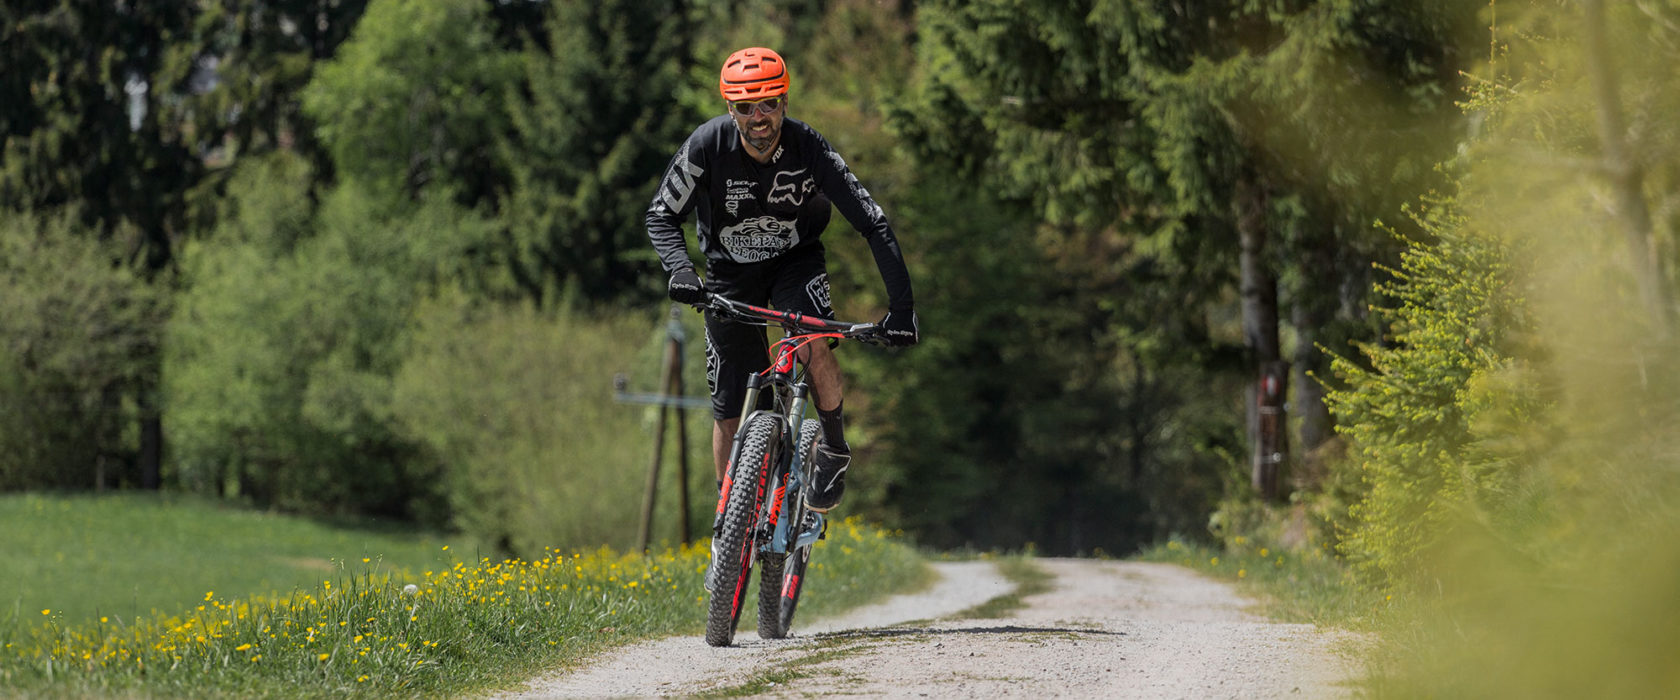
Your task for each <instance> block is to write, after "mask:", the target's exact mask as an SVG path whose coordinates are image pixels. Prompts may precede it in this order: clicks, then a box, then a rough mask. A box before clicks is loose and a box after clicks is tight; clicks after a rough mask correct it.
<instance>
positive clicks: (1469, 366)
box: [1329, 199, 1545, 582]
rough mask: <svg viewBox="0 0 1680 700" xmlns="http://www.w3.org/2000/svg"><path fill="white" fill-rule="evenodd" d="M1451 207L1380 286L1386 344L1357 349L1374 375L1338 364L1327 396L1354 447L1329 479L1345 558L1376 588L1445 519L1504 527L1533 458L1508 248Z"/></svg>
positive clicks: (1448, 203) (1531, 393)
mask: <svg viewBox="0 0 1680 700" xmlns="http://www.w3.org/2000/svg"><path fill="white" fill-rule="evenodd" d="M1455 209H1456V205H1455V203H1454V202H1453V201H1452V200H1450V199H1446V200H1441V201H1437V202H1432V203H1431V205H1430V206H1426V207H1425V208H1424V209H1423V210H1422V211H1421V212H1420V213H1415V214H1414V219H1415V220H1416V221H1417V223H1418V224H1419V225H1420V226H1421V227H1422V229H1423V230H1424V231H1426V232H1427V233H1429V234H1431V235H1432V236H1434V237H1435V238H1436V240H1435V242H1433V243H1429V244H1425V243H1422V242H1418V241H1407V242H1406V243H1407V250H1406V251H1405V253H1404V254H1403V255H1402V259H1401V269H1400V270H1391V271H1390V272H1391V273H1392V274H1393V275H1394V279H1393V280H1392V281H1389V282H1387V283H1384V284H1382V285H1380V287H1379V290H1380V291H1381V292H1383V293H1385V294H1387V295H1388V296H1389V297H1391V298H1392V299H1394V300H1395V301H1396V302H1397V305H1396V306H1394V307H1391V308H1383V309H1377V312H1378V313H1379V314H1381V315H1382V316H1383V317H1385V318H1386V319H1387V320H1388V321H1389V324H1390V333H1391V335H1390V336H1389V337H1388V338H1386V339H1385V342H1383V343H1365V344H1361V345H1359V346H1358V347H1359V348H1360V350H1361V352H1362V354H1363V356H1364V358H1365V359H1366V360H1367V361H1368V363H1369V364H1368V365H1365V364H1361V363H1359V362H1356V361H1355V360H1354V359H1350V358H1347V357H1340V356H1336V357H1334V358H1333V362H1332V370H1333V371H1334V372H1335V374H1336V375H1337V377H1338V378H1339V379H1340V380H1342V381H1343V382H1344V383H1345V386H1344V388H1341V389H1338V390H1333V391H1331V392H1330V394H1329V402H1330V407H1331V412H1332V413H1333V414H1334V415H1335V417H1336V422H1337V424H1338V428H1337V430H1338V431H1339V432H1340V433H1341V434H1342V435H1344V436H1345V437H1347V438H1348V439H1349V441H1350V443H1351V445H1350V452H1349V456H1350V459H1349V460H1348V461H1347V462H1346V463H1345V464H1343V465H1341V466H1340V467H1338V471H1339V473H1338V474H1337V486H1338V488H1339V489H1340V490H1341V492H1342V494H1343V497H1344V498H1346V499H1347V501H1348V502H1349V507H1348V509H1347V512H1346V517H1345V518H1344V519H1342V520H1341V522H1339V523H1337V526H1338V527H1339V529H1340V532H1339V534H1340V536H1341V549H1342V552H1343V553H1344V554H1345V555H1347V556H1348V558H1349V559H1350V560H1351V561H1352V562H1353V563H1354V564H1355V567H1356V569H1357V570H1359V571H1360V572H1362V573H1364V574H1366V575H1367V576H1369V577H1371V578H1373V579H1374V580H1377V581H1383V582H1393V581H1394V580H1396V579H1397V578H1398V577H1400V575H1401V574H1402V573H1403V572H1406V571H1408V570H1410V569H1411V568H1412V567H1414V566H1416V565H1417V564H1418V563H1419V562H1418V556H1417V555H1418V554H1419V552H1420V550H1421V549H1422V548H1423V547H1425V546H1426V545H1427V544H1428V543H1430V542H1431V541H1432V540H1433V539H1435V538H1437V537H1438V536H1439V535H1440V534H1441V533H1440V528H1441V525H1442V524H1443V523H1444V522H1445V516H1446V515H1447V514H1448V513H1449V512H1450V511H1454V510H1459V509H1462V510H1464V511H1466V512H1468V513H1470V514H1472V518H1473V519H1476V518H1481V519H1486V518H1495V519H1497V518H1500V517H1503V513H1502V508H1503V506H1504V505H1506V504H1508V503H1509V502H1510V501H1511V499H1512V498H1514V496H1515V494H1517V493H1519V492H1520V491H1522V484H1521V481H1522V477H1523V472H1524V471H1525V470H1526V469H1527V468H1528V465H1529V464H1530V462H1531V460H1530V459H1527V458H1525V456H1524V455H1531V454H1532V452H1533V450H1534V449H1535V448H1536V447H1537V445H1536V444H1535V443H1534V441H1532V440H1528V439H1525V437H1524V436H1534V435H1540V434H1543V431H1541V430H1540V429H1539V428H1538V427H1536V426H1537V421H1541V420H1542V419H1543V417H1544V406H1545V400H1544V397H1543V396H1542V392H1541V386H1542V382H1541V381H1540V379H1539V377H1538V374H1537V372H1536V371H1535V370H1534V369H1533V366H1532V365H1531V364H1529V360H1527V359H1524V358H1532V357H1533V356H1534V353H1533V352H1532V351H1529V350H1527V345H1528V344H1529V341H1530V338H1531V329H1530V326H1531V324H1530V322H1529V321H1528V320H1527V317H1526V315H1525V308H1524V306H1525V301H1524V298H1523V295H1522V293H1521V285H1520V276H1519V275H1518V274H1517V270H1516V269H1515V267H1514V266H1513V263H1512V260H1513V250H1512V246H1511V244H1509V243H1507V242H1505V241H1501V240H1499V239H1497V238H1494V237H1492V236H1489V235H1487V234H1484V233H1482V232H1480V231H1478V230H1475V229H1473V228H1470V227H1469V226H1468V225H1467V223H1466V219H1465V218H1464V217H1463V216H1462V215H1460V214H1459V213H1457V211H1456V210H1455Z"/></svg>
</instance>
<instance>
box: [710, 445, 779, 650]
mask: <svg viewBox="0 0 1680 700" xmlns="http://www.w3.org/2000/svg"><path fill="white" fill-rule="evenodd" d="M780 432H781V431H780V423H779V421H777V420H776V419H775V418H773V417H771V416H756V417H753V418H750V419H749V423H748V424H747V428H746V432H745V436H744V437H743V438H742V443H741V449H740V450H739V451H738V452H737V453H736V458H735V464H733V465H730V468H731V469H732V470H733V472H732V474H731V483H730V486H729V494H728V496H727V498H728V501H727V502H726V503H725V504H724V510H723V524H722V526H721V527H720V528H719V532H718V546H717V548H716V551H717V556H718V560H717V561H714V562H712V566H714V567H716V571H715V572H714V576H713V581H714V582H715V584H716V585H715V587H714V588H715V590H713V591H712V592H711V601H710V603H709V605H708V606H707V612H706V643H707V644H710V645H712V646H714V647H726V646H729V644H730V642H732V641H734V639H735V628H736V627H737V626H738V625H739V624H740V622H741V608H742V604H743V603H745V602H746V597H747V581H748V580H749V576H750V574H751V573H752V557H753V550H754V549H756V548H757V547H758V542H757V538H756V537H755V536H754V533H755V532H756V531H757V529H758V517H759V506H760V504H762V503H763V502H764V498H765V495H766V494H765V489H766V487H767V486H768V481H769V479H770V467H771V465H772V464H774V460H775V453H776V449H775V448H776V441H777V439H778V438H779V437H780V435H779V433H780Z"/></svg>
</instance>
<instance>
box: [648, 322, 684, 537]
mask: <svg viewBox="0 0 1680 700" xmlns="http://www.w3.org/2000/svg"><path fill="white" fill-rule="evenodd" d="M681 312H682V308H681V307H679V306H677V305H675V304H672V305H671V321H670V323H669V324H668V325H667V326H666V338H668V342H666V344H665V372H664V374H663V375H662V376H661V378H660V381H659V399H660V400H659V402H658V403H656V404H655V405H657V406H658V407H659V420H658V421H657V422H656V423H654V427H653V462H652V463H651V464H649V465H648V480H647V497H646V498H644V499H643V500H642V526H641V530H640V532H638V533H637V536H636V542H637V544H638V545H639V546H640V548H641V551H643V552H646V551H647V549H648V543H649V541H650V540H651V539H652V536H653V511H654V506H655V504H656V503H657V502H658V495H659V463H660V462H661V461H663V456H664V450H665V422H666V420H668V419H669V417H670V409H671V408H672V406H673V405H674V406H675V408H676V410H677V512H678V513H679V515H678V517H677V522H679V523H681V531H682V541H683V544H688V543H689V542H690V541H691V540H690V539H689V530H688V427H687V426H686V425H685V423H686V418H687V410H686V409H684V408H683V406H682V397H683V380H682V346H683V332H682V322H681V320H680V316H679V314H681Z"/></svg>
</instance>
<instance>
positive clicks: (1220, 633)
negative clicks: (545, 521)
mask: <svg viewBox="0 0 1680 700" xmlns="http://www.w3.org/2000/svg"><path fill="white" fill-rule="evenodd" d="M1036 563H1037V564H1038V565H1039V566H1041V567H1043V568H1044V569H1045V570H1046V571H1048V572H1049V573H1051V574H1052V575H1054V577H1055V580H1054V581H1053V583H1052V589H1051V590H1050V591H1049V592H1047V593H1043V594H1039V595H1034V596H1031V597H1028V598H1027V599H1026V600H1025V605H1024V607H1022V608H1020V609H1018V610H1015V611H1014V612H1013V613H1011V614H1009V616H1008V617H1007V618H1005V619H988V620H982V619H956V618H951V617H948V616H952V615H954V614H956V613H958V612H960V611H963V610H967V609H969V608H972V607H973V606H975V605H978V604H980V603H982V602H984V601H986V600H989V599H991V598H992V597H995V596H998V595H1001V594H1004V593H1007V592H1009V591H1010V590H1011V586H1010V584H1009V583H1008V582H1007V581H1005V580H1004V579H1002V578H1001V577H1000V576H999V575H998V574H997V573H996V571H995V570H994V568H993V567H992V566H991V565H990V564H988V563H985V562H963V563H952V564H936V565H935V567H936V568H937V569H938V570H939V573H940V574H941V579H940V582H939V583H937V584H936V585H935V586H934V587H933V588H931V589H929V590H927V591H924V592H922V593H919V594H916V595H910V596H899V597H897V598H894V599H892V600H890V601H887V602H886V603H884V604H882V605H876V606H870V607H868V608H864V609H860V610H856V611H853V612H852V613H849V614H847V615H844V616H841V617H838V618H833V619H829V620H819V621H816V622H815V623H813V624H810V625H808V626H802V625H797V624H796V628H795V630H794V632H795V637H794V638H793V639H789V640H782V641H763V640H759V639H758V638H757V636H756V635H754V634H752V633H751V631H750V630H744V631H743V632H742V633H741V634H739V635H737V637H736V644H737V646H734V647H730V648H726V649H714V648H711V647H708V646H706V644H705V642H704V641H703V640H701V639H699V638H698V637H683V638H671V639H665V640H659V641H654V642H647V643H643V644H638V645H634V646H631V647H627V648H622V649H618V650H615V651H612V652H609V653H607V654H605V655H603V656H602V657H600V658H598V659H595V660H593V661H591V662H590V663H589V665H588V666H586V667H585V668H583V669H582V670H580V671H578V672H576V673H571V674H566V675H561V676H557V677H551V678H540V679H537V680H534V681H532V682H531V683H530V684H529V685H528V686H527V687H526V689H525V690H524V691H522V692H520V693H518V694H515V695H510V696H507V697H521V698H530V697H647V696H662V695H691V694H696V693H707V692H717V691H728V690H734V691H737V692H743V693H745V694H750V695H762V696H779V697H803V696H816V695H835V694H847V695H864V696H872V697H875V696H879V697H904V698H914V697H926V696H933V697H951V696H965V697H966V696H981V697H1000V696H1005V697H1007V696H1013V697H1042V696H1068V697H1102V698H1134V697H1135V698H1175V697H1184V698H1207V697H1241V698H1252V697H1311V698H1320V697H1341V696H1345V695H1348V694H1350V693H1351V688H1350V687H1349V686H1347V685H1346V679H1348V678H1351V677H1353V676H1354V665H1353V663H1352V662H1350V661H1348V660H1347V659H1345V658H1344V657H1341V656H1339V655H1337V654H1336V653H1335V649H1337V648H1339V647H1343V646H1347V643H1349V642H1357V640H1356V639H1355V638H1354V637H1352V636H1351V635H1349V634H1347V633H1343V632H1336V631H1321V630H1319V629H1317V628H1315V627H1313V626H1312V625H1301V624H1279V623H1273V622H1267V621H1266V620H1264V619H1262V618H1259V617H1257V616H1255V615H1253V614H1251V613H1249V612H1247V611H1246V608H1248V607H1249V606H1250V605H1251V604H1252V603H1251V601H1248V600H1246V599H1244V598H1242V597H1240V596H1238V595H1237V594H1236V593H1234V592H1233V591H1232V590H1231V588H1230V587H1228V586H1226V585H1225V584H1222V583H1218V582H1214V581H1211V580H1208V579H1205V578H1202V577H1200V576H1198V575H1197V574H1195V573H1193V572H1191V571H1189V570H1187V569H1184V568H1181V567H1177V566H1173V565H1170V564H1151V563H1141V562H1114V561H1092V560H1075V559H1040V560H1036ZM941 617H944V618H946V619H942V620H936V621H933V622H926V620H929V619H933V618H941ZM914 620H921V622H909V621H914ZM749 683H753V685H751V686H750V687H745V686H747V685H748V684H749Z"/></svg>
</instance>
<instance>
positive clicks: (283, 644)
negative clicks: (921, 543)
mask: <svg viewBox="0 0 1680 700" xmlns="http://www.w3.org/2000/svg"><path fill="white" fill-rule="evenodd" d="M817 547H818V549H817V552H816V553H815V555H814V557H815V560H814V562H813V575H812V583H811V588H810V589H809V590H808V591H807V593H806V596H807V600H806V601H805V604H804V606H803V609H802V613H804V614H822V613H823V612H824V611H825V610H833V609H838V608H841V607H845V606H848V605H852V604H856V603H857V602H862V601H867V600H870V599H873V598H875V597H879V596H882V595H886V594H887V593H888V592H890V590H891V589H894V588H896V587H897V586H899V585H906V584H908V585H914V584H915V582H916V581H917V580H918V579H919V577H920V576H921V575H922V574H921V573H920V572H921V571H923V570H925V568H926V567H925V565H924V564H923V563H922V560H921V558H920V557H919V556H918V555H917V554H916V553H915V552H914V551H913V550H911V549H910V548H908V547H906V546H904V545H902V544H899V543H898V542H896V541H895V540H894V539H892V538H891V537H889V536H887V535H886V534H885V533H883V532H880V531H878V530H874V529H871V528H868V527H865V526H863V525H861V524H859V523H858V522H856V521H855V520H847V521H845V522H841V523H835V525H834V526H831V527H830V530H829V534H828V538H827V539H826V540H823V541H822V542H819V544H818V545H817ZM707 558H708V553H707V550H706V547H705V546H704V543H702V544H701V545H697V546H695V547H693V548H680V549H671V550H666V551H664V552H661V553H659V554H656V555H651V556H645V557H644V556H637V555H623V554H619V553H616V552H613V551H611V550H607V549H602V550H598V551H594V552H571V553H560V552H551V553H550V554H549V555H548V556H545V557H543V558H541V559H538V560H535V561H523V560H517V559H515V560H506V561H493V560H491V559H490V558H480V559H479V560H478V561H474V562H467V561H457V562H455V563H454V564H452V565H449V566H440V567H438V568H436V569H431V570H424V571H421V572H420V573H418V574H415V575H412V576H410V575H408V574H406V573H398V572H394V571H393V570H392V569H391V568H390V567H387V566H384V565H382V564H381V563H380V562H379V561H378V560H376V559H374V558H373V557H368V561H366V562H363V561H360V560H356V561H352V562H351V563H349V564H348V565H346V566H345V567H344V568H343V569H341V570H339V571H337V572H335V573H334V574H333V575H331V576H328V577H324V580H321V581H320V582H318V583H316V584H314V585H313V586H308V587H304V588H300V589H298V590H296V592H294V593H291V594H290V595H285V596H269V595H251V596H226V597H223V596H218V595H217V594H216V593H215V592H213V591H212V590H209V589H206V592H203V593H200V594H199V596H200V598H199V600H198V601H197V602H196V604H195V605H193V606H191V607H188V608H185V611H184V612H181V613H179V614H175V615H169V616H161V615H159V616H152V617H145V618H141V619H112V618H107V619H104V620H100V619H97V618H94V619H90V620H87V621H78V620H74V619H70V618H66V617H61V616H54V615H50V614H49V615H45V616H40V615H31V614H20V613H16V612H14V613H13V614H12V615H11V616H10V617H9V618H0V683H3V685H4V687H6V688H8V689H10V694H21V695H38V696H49V697H84V696H90V695H122V696H166V697H180V696H187V697H217V696H238V697H288V698H290V697H328V696H331V697H345V696H350V697H359V696H388V695H392V694H403V695H448V696H457V695H462V694H470V693H473V692H479V691H483V690H486V689H492V688H505V687H508V686H509V684H510V683H513V682H516V681H517V679H520V678H524V677H528V676H530V675H532V674H535V673H538V672H541V671H543V670H547V669H550V668H553V667H555V666H557V665H565V664H569V663H575V662H576V661H577V660H578V659H580V658H583V657H585V656H587V655H588V654H591V653H593V652H596V651H599V650H601V649H605V648H607V647H610V646H613V645H617V644H621V643H625V642H629V641H634V640H638V639H643V638H648V637H655V636H663V635H670V634H689V633H693V634H697V633H698V632H699V630H700V629H701V627H702V626H703V619H704V593H703V592H702V591H701V585H700V584H701V579H702V577H703V576H704V571H705V567H706V563H707ZM819 565H820V568H819ZM410 585H412V586H413V587H412V588H406V586H410ZM199 588H202V587H201V586H200V587H199ZM749 623H750V621H743V624H744V625H745V624H749ZM695 643H696V644H701V643H702V642H701V641H700V640H698V639H696V640H695Z"/></svg>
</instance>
